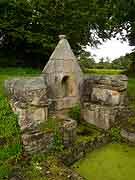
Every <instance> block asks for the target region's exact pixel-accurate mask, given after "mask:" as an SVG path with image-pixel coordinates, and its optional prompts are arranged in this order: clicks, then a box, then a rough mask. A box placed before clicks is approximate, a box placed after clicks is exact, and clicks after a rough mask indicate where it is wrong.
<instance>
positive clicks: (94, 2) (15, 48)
mask: <svg viewBox="0 0 135 180" xmlns="http://www.w3.org/2000/svg"><path fill="white" fill-rule="evenodd" d="M111 6H112V5H111V3H110V2H108V0H105V1H99V0H90V1H82V0H46V1H44V0H29V1H28V0H17V1H16V0H8V1H6V2H5V3H4V4H3V5H1V6H0V39H1V41H0V44H1V48H0V54H1V58H0V64H1V65H2V66H7V65H10V66H16V65H18V66H33V67H42V66H43V65H45V63H46V62H47V61H48V58H49V56H50V55H51V53H52V51H53V49H54V48H55V46H56V43H57V41H58V35H59V34H66V35H67V37H68V39H69V41H70V43H71V45H72V48H73V50H74V51H75V52H76V53H78V52H79V51H80V49H81V48H82V46H86V45H87V44H88V43H89V44H91V45H95V44H98V43H100V42H101V39H103V40H105V39H107V38H109V37H110V33H109V25H108V19H109V17H110V16H111ZM99 38H100V39H99Z"/></svg>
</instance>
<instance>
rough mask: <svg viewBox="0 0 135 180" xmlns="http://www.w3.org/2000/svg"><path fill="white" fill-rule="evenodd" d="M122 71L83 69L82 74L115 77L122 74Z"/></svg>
mask: <svg viewBox="0 0 135 180" xmlns="http://www.w3.org/2000/svg"><path fill="white" fill-rule="evenodd" d="M123 72H124V70H121V69H87V68H86V69H85V70H84V73H86V74H108V75H117V74H122V73H123Z"/></svg>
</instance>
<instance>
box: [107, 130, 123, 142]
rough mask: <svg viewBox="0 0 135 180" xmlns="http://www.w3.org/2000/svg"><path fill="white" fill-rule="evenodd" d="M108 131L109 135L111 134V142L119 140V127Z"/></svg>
mask: <svg viewBox="0 0 135 180" xmlns="http://www.w3.org/2000/svg"><path fill="white" fill-rule="evenodd" d="M108 132H109V135H110V136H111V139H112V141H113V142H120V141H121V135H120V129H118V128H111V129H110V130H109V131H108Z"/></svg>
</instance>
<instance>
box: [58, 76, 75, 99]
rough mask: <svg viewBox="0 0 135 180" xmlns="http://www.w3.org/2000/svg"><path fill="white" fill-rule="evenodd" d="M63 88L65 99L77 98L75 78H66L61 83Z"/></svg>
mask: <svg viewBox="0 0 135 180" xmlns="http://www.w3.org/2000/svg"><path fill="white" fill-rule="evenodd" d="M61 86H62V96H63V97H68V96H70V97H71V96H76V92H77V91H76V84H75V81H74V79H73V78H71V77H70V76H64V77H63V79H62V81H61Z"/></svg>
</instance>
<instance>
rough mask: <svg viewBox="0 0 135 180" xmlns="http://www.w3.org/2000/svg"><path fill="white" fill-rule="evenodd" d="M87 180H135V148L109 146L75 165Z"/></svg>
mask: <svg viewBox="0 0 135 180" xmlns="http://www.w3.org/2000/svg"><path fill="white" fill-rule="evenodd" d="M73 168H74V169H75V170H76V171H77V172H78V173H80V174H81V175H82V176H83V177H85V178H86V179H87V180H135V147H129V146H128V145H126V144H108V145H106V146H104V147H102V148H99V149H97V150H95V151H93V152H91V153H89V154H87V155H86V157H85V158H84V159H82V160H80V161H78V162H76V163H75V164H74V165H73Z"/></svg>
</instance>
